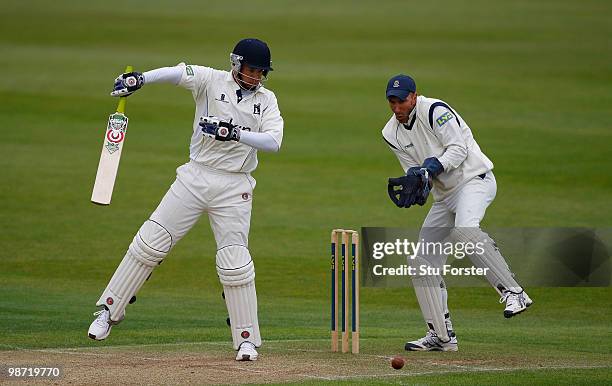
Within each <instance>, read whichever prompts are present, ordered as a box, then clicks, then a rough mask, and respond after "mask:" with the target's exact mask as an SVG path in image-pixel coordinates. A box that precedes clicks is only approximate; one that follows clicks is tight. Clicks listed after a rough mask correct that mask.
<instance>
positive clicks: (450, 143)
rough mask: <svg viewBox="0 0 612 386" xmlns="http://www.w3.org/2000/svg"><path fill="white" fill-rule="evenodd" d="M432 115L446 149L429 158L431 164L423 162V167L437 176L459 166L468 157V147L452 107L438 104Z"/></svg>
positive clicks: (436, 132) (435, 128)
mask: <svg viewBox="0 0 612 386" xmlns="http://www.w3.org/2000/svg"><path fill="white" fill-rule="evenodd" d="M430 116H431V117H432V120H431V124H432V129H433V130H434V132H435V134H436V137H438V139H439V140H440V142H441V143H442V146H443V147H444V149H445V150H444V153H443V154H442V155H441V156H440V157H438V158H435V157H432V159H429V158H428V159H427V160H429V164H428V165H425V164H423V167H426V168H427V169H428V170H429V172H430V174H432V175H433V176H434V177H435V176H437V175H438V174H440V173H441V172H443V171H444V172H448V171H451V170H453V169H455V168H457V167H459V165H461V163H462V162H463V161H465V159H466V158H467V154H468V148H467V143H466V142H465V139H464V138H463V132H462V129H461V126H460V124H459V118H457V116H456V115H455V113H454V112H453V111H452V110H451V109H449V108H448V107H446V106H438V107H435V108H434V110H433V112H432V114H430ZM427 160H425V162H427ZM440 166H441V167H442V169H440Z"/></svg>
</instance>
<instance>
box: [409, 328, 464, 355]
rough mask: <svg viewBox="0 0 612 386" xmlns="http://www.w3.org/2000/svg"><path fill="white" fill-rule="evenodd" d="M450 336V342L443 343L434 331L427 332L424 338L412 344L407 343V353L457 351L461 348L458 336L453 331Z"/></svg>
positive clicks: (449, 333)
mask: <svg viewBox="0 0 612 386" xmlns="http://www.w3.org/2000/svg"><path fill="white" fill-rule="evenodd" d="M448 335H449V336H450V340H449V341H448V342H443V341H442V340H440V338H438V335H436V332H435V331H434V330H429V331H427V334H425V336H424V337H422V338H421V339H418V340H413V341H412V342H407V343H406V346H404V348H405V349H406V351H457V350H459V346H458V344H457V336H456V335H455V333H454V332H453V331H449V332H448Z"/></svg>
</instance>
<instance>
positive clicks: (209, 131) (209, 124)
mask: <svg viewBox="0 0 612 386" xmlns="http://www.w3.org/2000/svg"><path fill="white" fill-rule="evenodd" d="M199 125H200V128H201V129H202V133H203V134H204V135H205V136H207V137H210V138H214V139H216V140H217V141H239V140H240V129H238V128H237V127H236V125H232V124H231V123H229V122H225V121H222V120H220V119H219V118H217V117H201V118H200V123H199Z"/></svg>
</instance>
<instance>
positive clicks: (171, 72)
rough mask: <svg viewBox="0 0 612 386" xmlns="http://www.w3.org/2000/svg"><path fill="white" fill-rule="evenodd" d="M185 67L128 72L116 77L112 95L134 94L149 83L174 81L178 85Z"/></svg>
mask: <svg viewBox="0 0 612 386" xmlns="http://www.w3.org/2000/svg"><path fill="white" fill-rule="evenodd" d="M182 73H183V68H182V67H179V66H174V67H162V68H157V69H154V70H150V71H146V72H144V73H140V72H136V71H134V72H126V73H123V74H121V75H119V76H118V77H117V78H116V79H115V85H114V86H113V91H112V92H111V96H115V97H121V96H129V95H132V94H133V93H134V92H135V91H136V90H139V89H140V88H141V87H142V86H144V85H145V84H147V83H172V84H174V85H178V84H179V82H180V80H181V75H182Z"/></svg>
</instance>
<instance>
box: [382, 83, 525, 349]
mask: <svg viewBox="0 0 612 386" xmlns="http://www.w3.org/2000/svg"><path fill="white" fill-rule="evenodd" d="M386 97H387V101H388V102H389V107H390V108H391V110H392V112H393V116H392V117H391V118H390V119H389V121H388V122H387V124H386V125H385V127H384V128H383V130H382V135H383V138H384V140H385V141H386V142H387V144H388V145H389V147H390V149H391V150H392V151H393V153H394V154H395V155H396V156H397V158H398V160H399V162H400V164H401V166H402V169H403V170H404V171H405V175H403V176H401V177H398V178H390V179H389V182H388V192H389V196H390V198H391V200H392V201H393V202H394V203H395V204H396V205H397V206H398V207H400V208H409V207H410V206H412V205H415V204H418V205H424V204H425V202H426V201H427V198H428V196H429V194H430V192H431V194H432V195H433V199H434V202H433V204H432V206H431V209H430V210H429V213H428V214H427V217H426V218H425V221H424V223H423V227H422V228H421V232H420V235H419V239H420V240H423V241H425V242H427V243H434V244H435V243H436V242H447V241H451V242H453V243H462V244H463V245H479V246H480V247H481V248H478V252H475V253H472V254H469V255H468V256H469V258H470V260H471V261H472V263H473V264H474V266H476V267H478V268H484V269H486V271H484V272H486V278H487V281H488V282H489V283H490V284H491V286H493V288H494V289H495V290H496V291H497V292H498V293H499V295H500V296H501V299H500V303H505V309H504V316H505V317H506V318H510V317H512V316H514V315H517V314H518V313H521V312H523V311H524V310H525V309H526V308H527V307H529V306H530V305H531V304H532V300H531V299H530V298H529V296H528V295H527V293H526V292H525V290H524V289H523V287H521V286H520V285H519V284H518V283H517V282H516V280H515V279H514V275H513V274H512V272H511V271H510V268H509V267H508V265H507V264H506V261H505V259H504V257H503V256H502V255H501V253H500V251H499V249H498V248H497V246H496V244H495V242H494V241H493V240H492V239H491V237H489V235H488V234H487V233H485V232H484V231H483V230H482V229H481V228H480V222H481V221H482V219H483V217H484V215H485V211H486V209H487V207H488V206H489V205H490V204H491V202H492V201H493V199H494V198H495V194H496V192H497V184H496V181H495V176H494V175H493V163H492V162H491V161H490V160H489V158H487V156H486V155H485V154H484V153H483V152H482V151H481V150H480V147H479V146H478V143H476V140H475V139H474V136H473V135H472V131H471V129H470V127H469V126H468V124H467V123H466V122H465V120H464V119H463V118H462V117H461V116H460V115H459V114H458V113H457V112H456V111H455V110H453V108H451V107H450V106H449V105H448V104H446V103H445V102H443V101H441V100H439V99H433V98H427V97H424V96H422V95H418V93H417V88H416V83H415V81H414V79H412V78H411V77H410V76H407V75H397V76H394V77H392V78H391V79H390V80H389V81H388V83H387V89H386ZM468 243H469V244H468ZM436 252H437V253H436ZM446 259H447V256H446V255H444V254H442V253H441V250H440V249H437V250H436V249H435V248H432V250H431V251H427V250H426V251H425V252H423V251H420V252H418V253H416V256H414V258H413V259H409V261H408V264H409V265H411V266H413V267H415V272H419V267H421V266H425V267H433V268H436V269H439V268H441V267H442V266H443V265H444V263H445V262H446ZM436 269H434V270H427V271H428V272H434V273H435V272H440V271H437V270H436ZM412 282H413V286H414V290H415V293H416V297H417V300H418V302H419V306H420V308H421V312H422V313H423V317H424V319H425V322H426V324H427V333H426V335H425V336H424V337H423V338H421V339H417V340H414V341H410V342H407V343H406V345H405V349H406V350H408V351H457V349H458V344H457V336H456V334H455V332H454V331H453V325H452V322H451V318H450V313H449V310H448V304H447V303H448V293H447V290H446V285H445V283H444V280H443V278H442V276H441V275H435V274H429V273H426V274H420V275H419V274H416V275H413V276H412Z"/></svg>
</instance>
